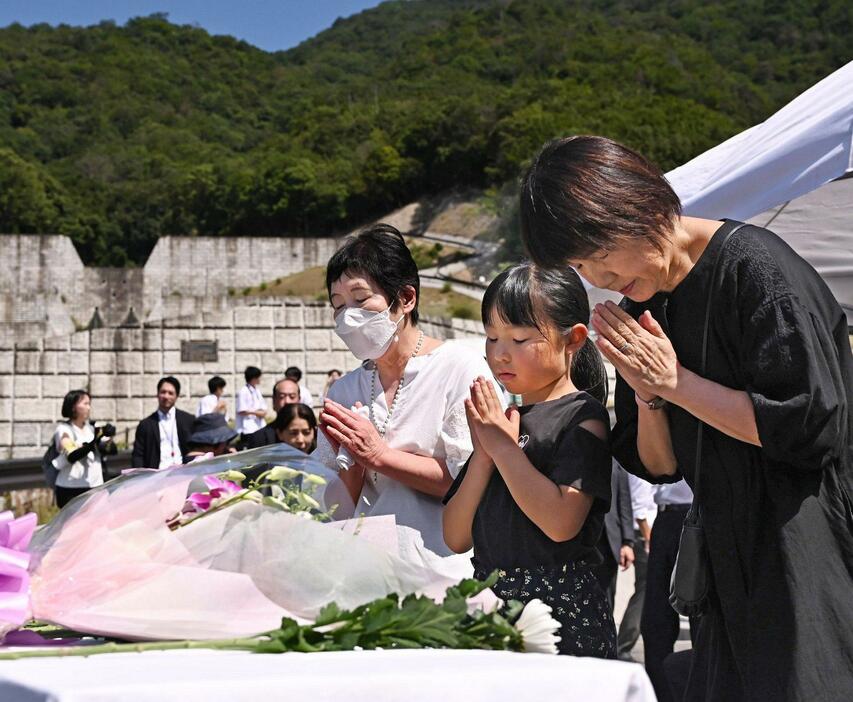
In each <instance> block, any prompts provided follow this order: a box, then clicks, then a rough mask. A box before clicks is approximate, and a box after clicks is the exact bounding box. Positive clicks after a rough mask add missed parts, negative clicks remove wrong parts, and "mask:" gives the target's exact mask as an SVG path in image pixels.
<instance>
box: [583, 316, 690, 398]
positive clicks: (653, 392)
mask: <svg viewBox="0 0 853 702" xmlns="http://www.w3.org/2000/svg"><path fill="white" fill-rule="evenodd" d="M591 322H592V326H593V328H594V329H595V331H596V332H598V338H597V339H596V342H595V343H596V346H598V348H599V350H600V351H601V353H602V354H604V356H605V357H606V358H607V360H609V361H610V362H611V363H612V364H613V365H614V366H615V367H616V370H617V371H619V375H620V376H622V378H623V380H624V381H625V382H626V383H628V385H630V386H631V387H632V388H633V389H634V391H635V392H636V393H637V394H638V395H639V396H640V398H642V399H644V400H650V399H652V398H653V397H655V396H658V397H662V398H664V399H668V398H669V396H671V394H672V393H673V391H674V390H675V389H676V386H677V384H678V358H677V357H676V355H675V349H674V348H673V347H672V343H671V342H670V340H669V338H668V337H667V336H666V334H664V332H663V329H662V328H661V326H660V324H658V323H657V320H655V318H654V317H652V313H651V312H649V311H648V310H646V311H645V312H643V314H641V315H640V318H639V319H637V320H635V319H634V318H633V317H631V315H629V314H628V313H627V312H625V311H624V310H623V309H622V308H620V307H619V306H618V305H616V304H614V303H613V302H610V301H608V302H606V303H605V304H603V305H600V304H599V305H596V306H595V309H594V311H593V314H592V319H591Z"/></svg>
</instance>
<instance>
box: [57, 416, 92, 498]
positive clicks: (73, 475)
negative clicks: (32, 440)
mask: <svg viewBox="0 0 853 702" xmlns="http://www.w3.org/2000/svg"><path fill="white" fill-rule="evenodd" d="M63 436H70V437H71V440H72V441H73V442H74V444H75V445H76V447H77V448H80V446H82V445H83V444H85V443H88V442H89V441H91V440H92V439H94V438H95V430H94V429H92V425H91V424H89V422H86V423H85V424H84V425H83V427H82V428H80V427H78V426H76V425H74V424H72V423H71V422H60V423H59V424H57V426H56V431H55V432H54V433H53V442H54V444H55V445H56V450H57V451H58V452H59V456H57V457H56V458H55V459H54V460H53V465H54V467H55V468H56V469H57V470H58V471H59V473H58V474H57V476H56V484H57V485H59V487H67V488H85V487H97V486H98V485H103V484H104V472H103V468H102V466H101V454H100V453H99V452H98V450H97V449H95V450H94V451H92V452H90V453H87V454H86V455H85V456H83V458H81V459H80V460H79V461H77V462H76V463H69V462H68V456H67V454H66V453H65V452H64V451H63V449H62V445H61V444H60V441H61V439H62V437H63Z"/></svg>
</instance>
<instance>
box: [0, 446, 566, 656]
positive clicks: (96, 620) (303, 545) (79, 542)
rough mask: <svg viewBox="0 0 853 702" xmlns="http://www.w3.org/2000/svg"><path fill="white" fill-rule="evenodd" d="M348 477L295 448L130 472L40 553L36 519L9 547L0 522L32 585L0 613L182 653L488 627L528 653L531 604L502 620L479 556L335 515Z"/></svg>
mask: <svg viewBox="0 0 853 702" xmlns="http://www.w3.org/2000/svg"><path fill="white" fill-rule="evenodd" d="M248 474H254V475H255V476H256V477H254V478H253V479H251V480H249V479H247V478H246V475H248ZM335 481H337V476H336V475H334V474H333V473H331V472H330V471H328V470H327V469H326V468H325V467H324V466H322V465H321V464H319V463H318V462H316V461H314V460H313V459H311V458H310V457H309V456H306V455H305V454H302V453H299V452H296V451H295V450H294V449H291V448H290V447H288V446H286V445H284V444H280V445H277V446H270V447H264V448H261V449H256V450H255V451H247V452H244V453H242V454H232V455H227V456H220V457H217V458H212V459H209V460H205V461H199V462H194V463H192V464H189V465H187V466H182V467H176V468H173V469H169V470H164V471H156V470H134V471H129V472H127V473H126V474H124V475H123V476H121V477H120V478H117V479H115V480H112V481H110V482H108V483H106V484H105V485H103V486H101V487H99V488H96V489H94V490H92V491H90V492H88V493H86V494H84V495H81V496H80V497H78V498H76V499H75V500H73V501H72V502H71V503H69V504H68V505H67V506H66V507H65V508H64V509H63V510H62V511H61V512H60V513H59V515H57V517H56V518H55V519H54V520H53V521H52V522H51V523H50V524H48V525H46V526H45V527H43V528H41V529H40V530H38V531H37V532H36V533H35V535H34V537H33V539H32V542H31V543H30V544H29V554H26V553H25V549H26V547H27V543H26V542H28V541H29V538H28V536H26V532H27V531H29V533H30V534H31V533H32V526H33V524H32V521H30V522H28V523H26V524H25V523H23V522H21V520H17V521H16V522H15V523H14V524H11V525H9V526H8V528H7V529H6V532H5V540H4V532H3V530H2V528H0V545H5V546H6V548H5V549H3V550H4V551H5V552H8V553H11V554H16V557H17V562H16V564H15V566H16V567H17V568H18V570H17V571H16V572H17V573H18V575H20V577H19V578H18V579H17V580H14V579H9V578H7V581H6V582H7V583H12V585H11V586H10V587H9V588H8V589H9V590H10V592H8V593H7V594H8V595H9V596H10V597H12V599H11V600H9V599H7V600H6V604H7V606H6V607H5V608H4V607H3V606H2V605H0V627H2V628H0V633H5V632H6V631H10V630H13V629H15V628H17V627H18V626H20V625H21V623H22V622H23V621H26V620H29V619H39V620H43V621H47V622H52V623H55V624H58V625H61V626H63V627H67V628H69V629H72V630H74V631H77V632H85V633H90V634H99V635H103V636H108V637H113V638H118V639H123V640H156V641H163V640H173V641H176V642H181V643H175V644H169V646H175V645H179V646H184V645H187V644H185V643H183V642H185V641H186V640H192V641H195V642H198V644H197V645H213V644H212V643H211V642H219V643H218V644H216V645H220V646H226V645H227V646H230V647H235V646H236V647H242V648H247V647H248V648H253V650H313V649H319V650H328V649H329V648H335V647H337V648H338V649H339V648H347V647H350V648H352V647H356V646H360V647H363V648H366V647H371V646H383V645H416V644H418V643H420V645H442V644H441V640H442V637H444V640H445V644H447V643H448V642H450V641H456V642H458V643H460V644H465V645H466V646H470V645H471V642H472V641H474V640H475V639H476V637H474V638H472V635H473V634H472V632H473V633H476V632H481V633H482V634H483V638H482V640H481V641H480V643H481V644H483V646H484V647H496V645H495V642H496V641H500V642H502V643H501V644H500V645H501V646H502V647H506V648H523V644H522V643H521V642H522V640H523V638H522V637H521V635H520V633H519V632H520V629H523V628H524V626H523V622H522V620H523V619H524V615H523V614H521V613H520V608H517V611H516V610H515V609H513V608H511V607H510V608H507V609H506V610H504V611H503V613H502V614H499V613H498V612H497V611H496V606H495V605H496V604H497V600H496V598H494V596H493V595H492V594H491V592H490V591H489V590H487V589H485V587H486V585H483V584H477V583H476V582H473V581H472V582H473V584H471V583H468V584H465V579H466V578H467V577H468V576H470V574H471V565H470V562H469V561H468V559H467V557H465V556H451V557H449V558H440V557H439V556H437V555H435V554H433V553H432V552H430V551H428V550H427V549H426V548H424V546H423V542H422V541H421V539H420V535H419V534H418V533H417V532H416V531H414V530H412V529H409V528H407V527H401V526H397V525H396V524H395V522H394V519H393V516H385V517H371V518H366V519H351V520H347V521H331V518H332V516H333V511H334V505H335V500H336V498H338V497H340V494H341V493H340V491H336V489H337V488H336V486H335V485H334V483H335ZM244 483H245V484H246V485H245V487H244ZM19 522H21V523H19ZM8 560H9V559H8V558H7V561H8ZM13 560H14V559H13ZM24 561H27V562H26V563H25V562H24ZM22 566H23V569H22ZM460 582H462V583H463V584H460ZM14 590H16V591H15V592H12V591H14ZM0 594H2V593H0ZM401 597H402V600H401V599H400V598H401ZM477 597H479V598H480V600H481V602H480V605H479V607H472V606H471V603H472V599H474V598H477ZM0 601H2V598H1V597H0ZM460 602H462V605H461V607H460V605H459V603H460ZM431 608H438V609H437V610H436V609H431ZM428 611H431V612H433V614H435V615H436V621H441V622H444V624H443V625H442V626H445V627H449V628H446V629H445V630H444V634H441V635H440V636H439V637H438V638H437V639H433V638H430V636H428V635H427V634H428V632H429V631H433V629H431V628H430V626H427V624H426V622H427V619H428V618H427V619H423V617H424V616H426V615H425V613H426V612H428ZM530 611H535V608H534V610H530ZM380 612H384V614H380ZM418 612H420V614H418ZM448 613H450V614H448ZM540 615H541V612H540ZM531 616H532V615H531V614H528V619H530V617H531ZM483 617H485V619H483ZM534 619H536V620H541V619H542V617H541V616H540V617H534ZM547 619H548V620H550V617H548V618H547ZM4 620H5V622H6V624H5V626H4V625H3V624H2V621H4ZM550 621H551V622H553V620H550ZM383 622H384V624H383ZM388 622H392V623H393V622H397V623H398V624H400V625H401V626H402V628H403V633H399V632H398V633H396V634H394V633H390V634H388V635H389V636H390V638H388V637H386V638H383V636H382V635H377V632H380V633H381V631H386V632H388V631H391V632H393V626H392V625H391V624H388ZM407 622H408V623H407ZM419 622H423V626H424V628H423V629H422V630H421V631H420V632H419V633H418V631H417V630H418V628H419V627H420V626H421V625H420V624H419ZM386 624H387V625H388V626H392V628H391V629H387V627H385V625H386ZM516 624H518V625H519V626H520V628H519V627H518V626H516ZM377 626H378V627H379V629H377V628H376V627H377ZM554 626H556V623H554ZM383 627H385V628H383ZM460 627H461V628H460ZM546 628H547V627H546ZM498 630H500V631H502V632H503V633H495V632H496V631H498ZM534 630H536V631H537V632H540V630H542V624H541V622H540V623H539V624H535V625H533V627H532V628H531V627H530V626H528V631H529V632H530V631H534ZM436 631H437V630H436ZM488 631H491V632H492V634H489V636H486V632H488ZM550 631H551V638H552V639H553V627H552V629H551V630H550ZM276 632H277V633H276ZM335 632H337V633H335ZM406 632H408V633H406ZM454 632H455V633H454ZM512 632H515V633H512ZM259 637H260V638H259ZM490 637H491V638H490ZM533 638H534V639H535V638H536V636H534V637H533ZM392 639H393V640H392ZM223 642H224V643H223ZM395 642H396V643H395ZM145 645H146V646H155V647H163V644H151V645H149V644H145ZM194 645H195V644H194ZM531 645H532V644H531ZM110 646H113V647H114V646H115V644H110ZM137 646H138V644H137ZM545 648H547V646H545ZM89 652H94V651H91V649H89Z"/></svg>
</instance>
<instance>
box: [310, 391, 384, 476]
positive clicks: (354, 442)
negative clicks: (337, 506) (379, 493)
mask: <svg viewBox="0 0 853 702" xmlns="http://www.w3.org/2000/svg"><path fill="white" fill-rule="evenodd" d="M360 409H361V403H360V402H358V403H356V404H355V406H353V408H352V409H347V408H346V407H344V406H343V405H341V404H339V403H337V402H335V401H334V400H329V399H327V400H326V401H325V402H324V403H323V409H322V410H321V411H320V429H321V430H322V431H323V433H324V434H325V435H326V438H327V439H328V440H329V443H331V444H332V448H334V449H335V451H337V450H338V449H339V447H341V446H343V447H344V448H345V449H346V450H347V451H349V452H350V454H352V457H353V459H354V460H355V462H356V463H358V464H359V465H360V466H362V467H364V468H370V469H372V470H375V469H376V467H377V466H379V465H380V464H381V463H382V457H383V455H384V454H385V452H386V451H387V450H388V444H387V443H385V440H384V439H383V438H382V437H381V436H380V435H379V432H378V431H377V430H376V427H375V426H373V422H371V421H370V419H368V418H367V417H365V416H364V415H363V414H362V413H360V412H359V410H360Z"/></svg>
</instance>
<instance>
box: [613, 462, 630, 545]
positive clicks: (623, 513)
mask: <svg viewBox="0 0 853 702" xmlns="http://www.w3.org/2000/svg"><path fill="white" fill-rule="evenodd" d="M613 470H614V472H615V473H616V515H617V518H618V519H619V533H620V536H621V539H622V543H623V544H629V545H631V546H633V545H634V511H633V509H632V507H631V486H630V485H629V484H628V474H627V473H626V472H625V469H624V468H622V466H620V465H619V464H618V463H616V462H615V461H614V462H613Z"/></svg>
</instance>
